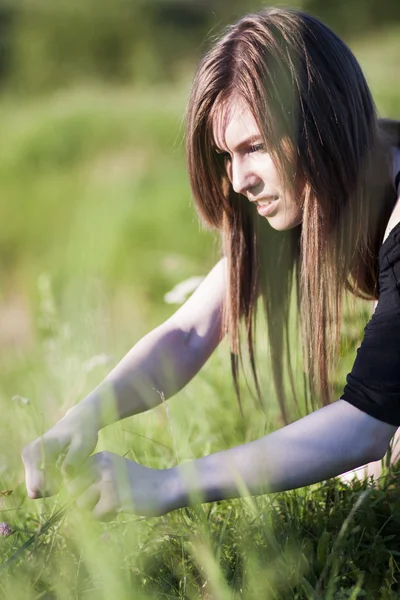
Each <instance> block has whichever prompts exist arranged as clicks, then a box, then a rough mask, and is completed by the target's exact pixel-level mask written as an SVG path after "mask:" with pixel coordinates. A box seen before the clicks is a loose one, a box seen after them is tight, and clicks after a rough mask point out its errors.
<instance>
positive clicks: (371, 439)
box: [164, 400, 396, 510]
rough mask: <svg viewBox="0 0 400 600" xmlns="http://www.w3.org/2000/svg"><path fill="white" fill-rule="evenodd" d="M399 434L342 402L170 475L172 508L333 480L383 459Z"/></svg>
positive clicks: (168, 486) (168, 495)
mask: <svg viewBox="0 0 400 600" xmlns="http://www.w3.org/2000/svg"><path fill="white" fill-rule="evenodd" d="M395 431H396V427H394V426H392V425H388V424H386V423H383V422H382V421H378V420H377V419H375V418H374V417H371V416H369V415H367V414H365V413H363V412H362V411H360V410H359V409H358V408H355V407H354V406H352V405H351V404H349V403H347V402H345V401H344V400H338V401H337V402H334V403H333V404H331V405H329V406H326V407H324V408H321V409H320V410H317V411H316V412H314V413H312V414H310V415H308V416H306V417H304V418H303V419H300V420H299V421H296V422H294V423H292V424H290V425H287V426H286V427H283V428H282V429H279V430H278V431H275V432H273V433H271V434H269V435H267V436H265V437H263V438H260V439H258V440H256V441H254V442H250V443H247V444H244V445H241V446H237V447H235V448H231V449H229V450H224V451H222V452H217V453H215V454H211V455H209V456H205V457H203V458H200V459H197V460H195V461H192V462H191V463H187V464H185V465H180V466H177V467H173V468H172V469H170V470H169V471H168V476H165V483H164V485H165V490H166V499H167V500H168V501H169V504H168V501H167V506H166V509H167V510H173V509H175V508H179V507H182V506H185V505H187V504H188V503H189V502H190V500H193V499H197V500H199V499H201V500H202V501H207V502H209V501H214V500H221V499H223V498H234V497H238V496H240V495H243V494H244V495H246V494H251V495H256V494H263V493H267V492H279V491H285V490H290V489H294V488H298V487H302V486H305V485H310V484H312V483H316V482H318V481H322V480H325V479H328V478H330V477H333V476H336V475H339V474H341V473H343V472H345V471H348V470H349V469H353V468H355V467H358V466H360V465H363V464H365V463H367V462H370V461H373V460H378V459H380V458H382V457H383V456H384V454H385V453H386V451H387V447H388V445H389V442H390V439H391V438H392V436H393V435H394V433H395Z"/></svg>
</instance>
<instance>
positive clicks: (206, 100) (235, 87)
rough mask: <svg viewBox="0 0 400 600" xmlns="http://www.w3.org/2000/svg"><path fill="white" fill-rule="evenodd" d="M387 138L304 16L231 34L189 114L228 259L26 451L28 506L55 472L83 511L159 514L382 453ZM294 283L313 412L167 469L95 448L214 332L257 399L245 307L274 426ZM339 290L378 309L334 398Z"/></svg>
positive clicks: (328, 36)
mask: <svg viewBox="0 0 400 600" xmlns="http://www.w3.org/2000/svg"><path fill="white" fill-rule="evenodd" d="M399 131H400V130H399V129H398V128H397V125H396V123H394V122H389V121H385V122H384V121H382V122H378V120H377V117H376V111H375V107H374V104H373V101H372V98H371V95H370V92H369V89H368V86H367V84H366V82H365V79H364V76H363V74H362V72H361V69H360V67H359V65H358V63H357V61H356V59H355V58H354V56H353V55H352V53H351V52H350V50H349V49H348V48H347V47H346V45H345V44H344V43H343V42H342V41H341V40H340V39H339V38H338V37H337V36H336V35H335V34H334V33H333V32H332V31H330V30H329V29H328V28H327V27H326V26H325V25H323V24H322V23H321V22H319V21H318V20H317V19H315V18H313V17H311V16H309V15H307V14H304V13H302V12H299V11H296V10H288V9H268V10H265V11H262V12H260V13H257V14H253V15H248V16H246V17H244V18H243V19H242V20H241V21H239V22H238V23H237V24H236V25H234V26H232V27H230V28H228V30H227V31H226V32H225V34H224V35H223V37H222V38H221V39H220V40H219V41H217V42H216V43H215V44H214V46H213V47H212V48H211V50H210V51H209V53H208V54H207V55H206V56H205V58H204V59H203V61H202V63H201V64H200V67H199V69H198V72H197V75H196V78H195V81H194V84H193V89H192V92H191V97H190V101H189V109H188V116H187V162H188V170H189V175H190V182H191V187H192V191H193V195H194V198H195V202H196V205H197V209H198V211H199V213H200V216H201V217H202V219H203V220H204V221H205V223H206V224H208V225H209V226H211V227H214V228H217V229H218V230H220V231H221V234H222V241H223V258H222V259H221V261H220V262H219V263H218V264H217V265H216V266H215V267H214V269H213V270H212V271H211V272H210V273H209V275H208V276H207V277H206V279H205V280H204V281H203V283H202V284H201V285H200V287H199V288H198V289H197V290H196V292H195V293H194V294H193V295H192V297H191V298H190V299H189V300H188V301H187V302H186V303H185V305H184V306H182V307H181V308H180V309H179V310H178V311H177V312H176V313H175V314H174V315H173V316H172V317H171V318H170V319H168V320H167V321H166V322H165V323H163V324H162V325H161V326H160V327H158V328H157V329H155V330H154V331H152V332H151V333H149V334H148V335H147V336H145V337H144V338H143V339H142V340H140V341H139V342H138V343H137V344H136V345H135V346H134V347H133V348H132V350H131V351H130V352H129V353H128V354H127V355H126V356H125V358H124V359H123V360H122V361H121V362H120V363H119V364H118V365H117V367H116V368H115V369H114V370H113V371H112V372H111V373H110V374H109V375H108V377H107V378H106V379H105V381H104V382H103V383H102V384H101V385H100V386H99V387H98V388H96V389H95V390H94V391H93V392H92V393H91V394H89V396H88V397H87V398H85V399H84V400H83V401H82V402H81V403H80V404H78V405H77V406H76V407H74V408H73V409H71V410H70V411H68V413H67V415H66V416H65V417H64V418H63V419H61V421H59V422H58V423H57V424H56V425H55V426H54V427H52V428H51V429H50V430H49V431H48V432H47V433H45V434H44V435H43V436H42V437H41V438H39V439H38V440H36V441H34V442H32V443H31V444H29V445H28V446H27V447H26V448H25V449H24V451H23V461H24V465H25V470H26V485H27V490H28V494H29V496H30V497H31V498H37V497H40V496H42V495H45V494H51V493H52V492H53V491H54V490H53V489H52V488H51V474H52V471H54V470H56V469H57V467H56V465H61V472H62V474H63V475H64V476H65V477H66V479H67V484H68V487H69V490H70V492H71V493H72V494H73V495H74V496H75V497H76V498H77V502H78V504H79V505H81V506H82V507H86V508H88V509H90V510H92V511H93V514H94V515H95V516H97V517H101V518H105V517H110V516H112V515H113V514H115V513H117V512H119V511H134V512H135V513H137V514H141V515H160V514H163V513H166V512H168V511H170V510H173V509H176V508H178V507H182V506H185V505H187V504H188V503H189V502H191V501H206V502H207V501H213V500H219V499H222V498H231V497H236V496H239V495H241V494H243V493H249V494H262V493H266V492H273V491H279V490H288V489H292V488H296V487H300V486H304V485H308V484H311V483H314V482H318V481H321V480H324V479H327V478H329V477H332V476H335V475H339V474H341V473H344V472H346V471H348V470H350V469H354V468H356V467H358V466H360V465H364V464H366V463H369V462H371V461H377V460H379V459H381V458H382V457H383V456H384V454H385V453H386V451H387V449H388V445H389V442H390V440H391V439H392V437H393V435H394V434H395V431H396V429H397V426H398V425H400V225H398V223H399V222H400V203H396V199H397V193H396V185H398V183H399V182H398V179H399V177H398V176H397V179H396V175H397V172H398V171H400V158H399V150H398V149H396V145H399V138H400V135H399ZM395 180H396V181H395ZM395 183H396V185H395ZM277 232H279V233H277ZM293 282H294V283H295V287H296V291H297V299H298V309H299V322H300V324H301V330H302V334H303V335H302V337H303V346H304V370H305V372H306V373H307V377H308V387H309V394H310V397H311V401H312V405H313V406H314V407H316V406H317V405H320V406H321V405H322V408H320V409H319V410H316V411H315V412H312V413H311V414H309V415H308V416H306V417H304V418H302V419H300V420H298V421H296V422H294V423H291V424H290V425H286V426H285V427H283V428H282V429H280V430H278V431H275V432H274V433H272V434H270V435H267V436H265V437H263V438H261V439H259V440H256V441H253V442H251V443H248V444H244V445H242V446H239V447H236V448H231V449H229V450H226V451H223V452H218V453H216V454H213V455H210V456H205V457H203V458H201V459H199V460H195V461H193V462H192V463H188V464H185V465H184V466H179V467H174V468H171V469H166V470H154V469H149V468H146V467H143V466H141V465H139V464H136V463H134V462H132V461H129V460H126V459H124V458H121V457H119V456H116V455H114V454H111V453H108V452H102V453H99V454H95V455H93V456H90V455H91V453H92V452H93V451H94V449H95V446H96V442H97V435H98V431H99V429H100V428H102V427H104V426H105V425H107V424H109V423H111V422H113V421H116V420H117V419H123V418H125V417H128V416H129V415H133V414H136V413H139V412H141V411H144V410H147V409H149V408H151V407H153V406H155V405H156V404H159V403H160V401H161V400H160V393H159V392H162V394H163V395H164V397H165V398H166V399H168V398H169V397H171V396H172V395H173V394H175V393H176V392H177V391H178V390H180V389H181V388H182V387H183V386H184V385H186V384H187V383H188V382H189V381H190V379H191V378H192V377H193V376H194V375H195V374H196V373H197V372H198V371H199V369H200V368H201V367H202V365H203V364H204V363H205V361H206V360H207V359H208V357H209V356H210V355H211V354H212V352H213V350H214V349H215V348H216V346H217V344H218V343H219V342H220V340H221V339H222V338H223V336H224V334H225V333H228V335H229V339H230V345H231V351H232V367H233V376H234V381H235V385H236V389H237V391H238V389H239V388H238V385H237V382H238V366H239V360H240V355H241V353H240V349H241V344H240V341H241V340H240V335H239V330H240V323H244V330H245V333H246V342H247V346H248V350H249V353H250V359H251V365H252V369H253V376H254V382H255V386H256V389H257V390H258V391H259V386H258V378H257V368H256V358H255V348H254V339H255V338H254V329H255V316H256V305H257V301H258V299H262V302H263V306H264V309H265V311H266V315H267V321H268V336H269V340H270V345H271V362H272V375H273V378H274V381H275V385H276V389H277V394H278V397H279V399H280V402H281V408H282V414H283V417H284V419H285V420H286V422H287V421H288V420H289V418H288V415H287V410H286V408H285V402H284V396H285V391H284V386H283V366H282V365H283V363H284V360H283V359H284V357H285V356H286V358H287V361H286V363H287V365H288V371H289V375H290V374H291V368H290V360H289V359H290V356H289V350H290V344H289V342H288V312H289V299H290V295H291V288H292V283H293ZM344 290H348V291H351V292H353V293H354V294H356V295H358V296H361V297H363V298H365V299H371V300H373V299H375V300H377V299H378V298H379V302H378V305H377V308H376V310H375V313H374V315H373V317H372V319H371V321H370V323H369V324H368V326H367V327H366V329H365V338H364V340H363V343H362V345H361V347H360V348H359V350H358V353H357V358H356V361H355V363H354V367H353V370H352V372H351V374H349V376H348V378H347V385H346V387H345V390H344V393H343V395H342V397H341V398H340V399H339V400H337V401H336V402H333V403H331V404H330V403H329V400H330V388H329V376H330V374H331V372H332V360H333V357H334V354H335V351H336V350H337V342H338V337H339V326H340V314H341V311H340V309H341V299H342V293H343V291H344ZM292 387H293V391H294V386H292ZM155 390H158V391H159V392H156V391H155ZM43 464H44V468H43Z"/></svg>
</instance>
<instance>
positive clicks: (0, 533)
mask: <svg viewBox="0 0 400 600" xmlns="http://www.w3.org/2000/svg"><path fill="white" fill-rule="evenodd" d="M11 534H12V529H11V527H10V526H9V524H8V523H0V537H8V536H9V535H11Z"/></svg>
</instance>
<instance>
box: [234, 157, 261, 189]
mask: <svg viewBox="0 0 400 600" xmlns="http://www.w3.org/2000/svg"><path fill="white" fill-rule="evenodd" d="M230 179H231V183H232V187H233V189H234V190H235V192H236V193H237V194H243V195H244V196H246V194H247V192H248V190H249V189H251V188H253V187H255V186H256V185H257V184H258V183H259V182H260V178H259V177H258V176H257V174H256V173H255V172H254V171H253V170H252V169H250V168H249V166H248V165H247V164H246V162H245V161H240V160H235V159H233V160H232V164H231V178H230Z"/></svg>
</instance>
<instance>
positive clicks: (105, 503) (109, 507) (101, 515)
mask: <svg viewBox="0 0 400 600" xmlns="http://www.w3.org/2000/svg"><path fill="white" fill-rule="evenodd" d="M118 512H119V511H118V510H117V509H116V507H115V505H114V503H113V502H111V499H110V497H109V496H101V497H100V499H99V501H98V502H97V504H96V505H95V506H94V508H93V510H92V515H93V517H94V518H95V519H98V520H99V521H111V519H113V518H114V517H115V516H116V514H117V513H118Z"/></svg>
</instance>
